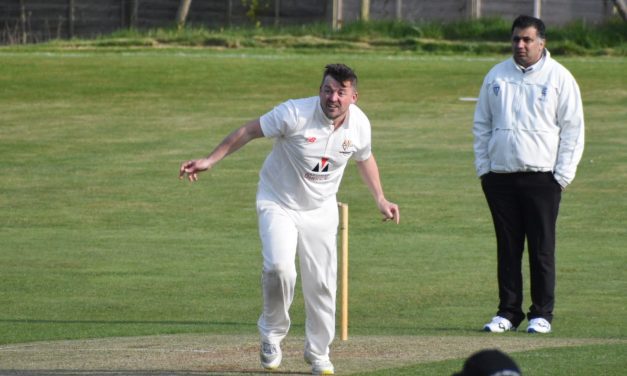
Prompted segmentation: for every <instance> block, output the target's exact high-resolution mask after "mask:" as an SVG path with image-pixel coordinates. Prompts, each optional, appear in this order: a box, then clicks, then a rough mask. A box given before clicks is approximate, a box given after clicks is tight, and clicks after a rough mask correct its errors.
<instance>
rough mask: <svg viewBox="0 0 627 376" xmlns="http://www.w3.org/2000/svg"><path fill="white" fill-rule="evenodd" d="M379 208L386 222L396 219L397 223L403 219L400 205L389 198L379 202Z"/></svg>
mask: <svg viewBox="0 0 627 376" xmlns="http://www.w3.org/2000/svg"><path fill="white" fill-rule="evenodd" d="M379 210H380V211H381V214H383V216H384V218H383V221H384V222H387V221H394V222H396V224H399V222H400V221H401V212H400V210H399V208H398V205H396V204H395V203H393V202H389V201H388V200H383V201H381V202H380V203H379Z"/></svg>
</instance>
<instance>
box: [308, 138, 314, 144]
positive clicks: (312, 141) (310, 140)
mask: <svg viewBox="0 0 627 376" xmlns="http://www.w3.org/2000/svg"><path fill="white" fill-rule="evenodd" d="M307 142H308V143H310V144H313V143H314V142H316V138H315V137H307Z"/></svg>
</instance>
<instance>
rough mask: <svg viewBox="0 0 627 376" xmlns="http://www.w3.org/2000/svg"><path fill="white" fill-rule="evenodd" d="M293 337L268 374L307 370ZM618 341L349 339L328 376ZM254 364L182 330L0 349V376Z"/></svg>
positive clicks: (253, 350)
mask: <svg viewBox="0 0 627 376" xmlns="http://www.w3.org/2000/svg"><path fill="white" fill-rule="evenodd" d="M303 341H304V339H303V338H302V337H301V338H299V337H297V336H296V337H294V336H288V337H287V338H286V340H285V341H283V344H282V345H281V348H282V350H283V362H282V364H281V367H279V369H278V370H277V371H274V372H272V373H271V374H272V375H308V374H310V368H309V366H308V365H307V364H306V363H305V362H304V361H303ZM626 342H627V341H624V340H611V339H577V338H552V337H550V336H546V337H538V336H529V335H521V336H518V335H515V336H510V335H507V336H494V335H489V334H486V335H485V336H439V337H436V336H351V337H350V338H349V340H348V341H340V340H338V339H336V341H335V342H334V343H333V345H332V347H331V357H332V361H333V364H334V365H335V369H336V374H339V375H350V374H355V373H360V372H367V371H375V370H378V369H386V368H397V367H403V366H408V365H412V364H417V363H427V362H434V361H440V360H447V359H460V362H459V363H460V368H461V366H462V363H463V359H465V358H466V357H467V356H468V355H470V354H471V353H473V352H475V351H478V350H481V349H485V348H498V349H501V350H503V351H505V352H519V351H528V350H534V349H539V348H550V347H569V346H584V345H595V344H614V343H626ZM268 374H270V373H267V372H264V371H263V369H262V368H261V366H260V364H259V343H258V338H257V336H252V335H206V334H202V335H201V334H183V335H163V336H150V337H118V338H104V339H93V340H72V341H51V342H33V343H26V344H11V345H1V346H0V375H15V376H17V375H20V376H43V375H52V376H59V375H89V376H99V375H131V376H139V375H173V376H183V375H268Z"/></svg>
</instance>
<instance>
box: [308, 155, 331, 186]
mask: <svg viewBox="0 0 627 376" xmlns="http://www.w3.org/2000/svg"><path fill="white" fill-rule="evenodd" d="M329 165H330V163H329V158H320V162H318V163H317V164H316V165H315V166H314V168H312V169H311V172H306V173H305V179H307V180H309V181H311V182H314V183H317V182H321V181H326V180H329V174H320V173H321V172H329Z"/></svg>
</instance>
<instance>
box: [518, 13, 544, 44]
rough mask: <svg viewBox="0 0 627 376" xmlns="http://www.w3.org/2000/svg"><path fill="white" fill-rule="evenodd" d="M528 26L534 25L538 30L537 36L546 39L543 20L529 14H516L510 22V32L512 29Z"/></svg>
mask: <svg viewBox="0 0 627 376" xmlns="http://www.w3.org/2000/svg"><path fill="white" fill-rule="evenodd" d="M528 27H535V29H536V30H537V31H538V36H539V37H540V38H542V39H546V28H545V27H544V22H542V20H541V19H539V18H535V17H531V16H525V15H522V16H518V17H517V18H516V19H515V20H514V23H513V24H512V30H511V32H512V33H513V32H514V29H516V28H518V29H526V28H528Z"/></svg>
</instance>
